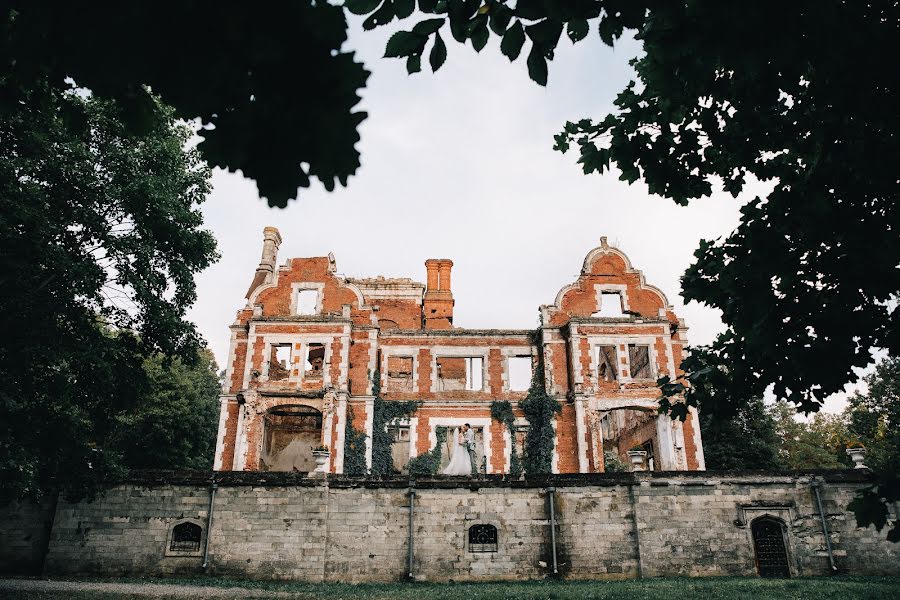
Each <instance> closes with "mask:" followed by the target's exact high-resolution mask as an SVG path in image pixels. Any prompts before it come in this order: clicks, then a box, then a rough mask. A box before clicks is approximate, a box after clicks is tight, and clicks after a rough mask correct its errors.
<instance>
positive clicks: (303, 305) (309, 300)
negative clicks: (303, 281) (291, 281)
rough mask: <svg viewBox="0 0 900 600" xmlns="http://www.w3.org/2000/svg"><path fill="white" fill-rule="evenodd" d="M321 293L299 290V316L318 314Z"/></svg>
mask: <svg viewBox="0 0 900 600" xmlns="http://www.w3.org/2000/svg"><path fill="white" fill-rule="evenodd" d="M318 307H319V291H318V290H297V314H298V315H314V314H316V313H318V312H319V311H318Z"/></svg>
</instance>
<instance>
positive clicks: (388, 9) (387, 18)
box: [363, 0, 394, 31]
mask: <svg viewBox="0 0 900 600" xmlns="http://www.w3.org/2000/svg"><path fill="white" fill-rule="evenodd" d="M393 20H394V5H393V4H391V0H385V1H384V4H382V5H381V8H379V9H378V10H376V11H375V12H373V13H372V14H371V15H369V17H368V18H367V19H366V20H365V21H363V29H365V30H366V31H369V30H371V29H375V28H376V27H381V26H382V25H387V24H388V23H390V22H391V21H393Z"/></svg>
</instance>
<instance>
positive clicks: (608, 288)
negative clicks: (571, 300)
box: [594, 283, 631, 319]
mask: <svg viewBox="0 0 900 600" xmlns="http://www.w3.org/2000/svg"><path fill="white" fill-rule="evenodd" d="M603 293H614V294H619V296H620V297H621V298H622V317H621V318H623V319H625V318H628V315H627V314H625V311H628V310H631V305H630V304H629V303H628V286H627V285H626V284H624V283H595V284H594V297H595V299H596V302H597V310H595V311H594V312H595V313H596V312H600V311H601V310H603ZM604 318H619V317H604Z"/></svg>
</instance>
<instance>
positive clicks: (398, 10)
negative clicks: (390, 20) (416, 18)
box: [392, 0, 416, 19]
mask: <svg viewBox="0 0 900 600" xmlns="http://www.w3.org/2000/svg"><path fill="white" fill-rule="evenodd" d="M392 1H393V4H394V13H395V14H396V15H397V18H398V19H405V18H406V17H408V16H409V15H411V14H413V11H414V10H415V9H416V0H392Z"/></svg>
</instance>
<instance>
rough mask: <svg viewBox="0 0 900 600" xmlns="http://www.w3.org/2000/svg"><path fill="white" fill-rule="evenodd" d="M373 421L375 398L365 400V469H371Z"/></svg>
mask: <svg viewBox="0 0 900 600" xmlns="http://www.w3.org/2000/svg"><path fill="white" fill-rule="evenodd" d="M374 421H375V398H372V397H369V398H366V468H367V469H371V468H372V432H373V423H374Z"/></svg>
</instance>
